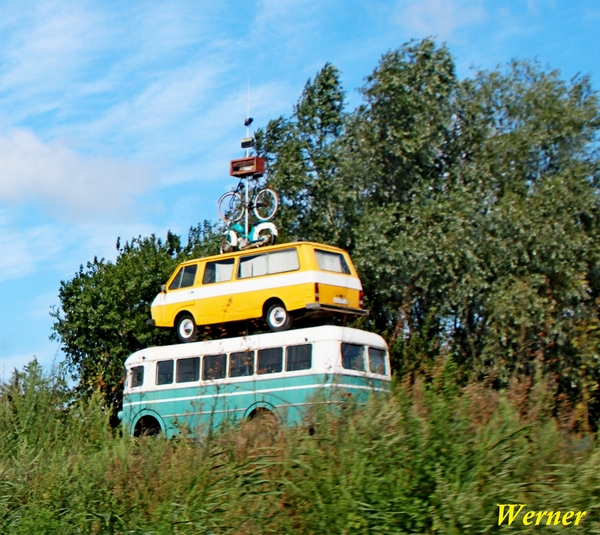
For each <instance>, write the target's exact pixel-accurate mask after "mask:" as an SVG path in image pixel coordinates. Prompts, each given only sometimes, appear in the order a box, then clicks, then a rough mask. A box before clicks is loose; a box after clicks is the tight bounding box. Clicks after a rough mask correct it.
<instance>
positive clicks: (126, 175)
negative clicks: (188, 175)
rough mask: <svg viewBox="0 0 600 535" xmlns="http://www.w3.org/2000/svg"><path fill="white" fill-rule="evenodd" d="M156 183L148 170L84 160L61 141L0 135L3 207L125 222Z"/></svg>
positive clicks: (12, 133) (18, 131) (27, 134)
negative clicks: (36, 206)
mask: <svg viewBox="0 0 600 535" xmlns="http://www.w3.org/2000/svg"><path fill="white" fill-rule="evenodd" d="M153 182H154V176H153V173H152V172H151V171H150V169H148V168H144V167H142V166H140V165H134V164H132V163H129V162H124V161H118V160H114V159H108V158H84V157H82V156H80V155H79V154H77V153H75V152H74V151H72V150H70V149H69V148H68V147H66V146H64V145H63V144H61V143H59V142H57V141H51V142H47V143H46V142H43V141H41V140H40V139H39V138H37V137H36V136H35V135H34V134H32V133H31V132H29V131H27V130H23V129H14V130H11V131H10V132H8V133H6V134H4V135H0V203H29V202H34V203H36V204H39V205H40V206H42V207H43V208H44V210H46V211H47V212H48V213H50V214H52V215H54V216H56V217H59V218H64V217H67V218H74V219H77V220H79V221H86V220H89V219H95V218H106V217H107V216H109V217H115V216H116V217H125V218H127V216H128V214H127V211H128V210H131V208H132V205H133V200H134V198H135V196H136V195H138V194H139V193H141V192H142V191H144V190H145V189H146V188H148V187H149V186H151V185H152V183H153Z"/></svg>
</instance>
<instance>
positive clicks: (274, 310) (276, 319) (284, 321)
mask: <svg viewBox="0 0 600 535" xmlns="http://www.w3.org/2000/svg"><path fill="white" fill-rule="evenodd" d="M265 320H266V321H267V325H268V326H269V329H271V330H272V331H273V332H280V331H287V330H288V329H289V328H290V327H291V326H292V316H291V315H290V313H289V312H288V311H287V310H286V308H285V305H284V304H283V303H281V302H277V303H273V304H272V305H271V306H270V307H269V308H268V310H267V313H266V315H265Z"/></svg>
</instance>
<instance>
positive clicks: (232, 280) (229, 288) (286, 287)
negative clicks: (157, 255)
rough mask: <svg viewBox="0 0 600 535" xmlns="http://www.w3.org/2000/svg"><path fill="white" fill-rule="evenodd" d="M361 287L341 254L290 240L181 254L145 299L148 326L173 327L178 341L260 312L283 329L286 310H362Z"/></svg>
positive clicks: (288, 317)
mask: <svg viewBox="0 0 600 535" xmlns="http://www.w3.org/2000/svg"><path fill="white" fill-rule="evenodd" d="M362 307H363V292H362V285H361V282H360V279H359V278H358V275H357V274H356V269H355V268H354V266H353V265H352V261H351V260H350V256H349V255H348V253H347V252H346V251H344V250H342V249H338V248H337V247H331V246H329V245H323V244H320V243H312V242H295V243H286V244H281V245H273V246H270V247H262V248H260V249H254V250H251V251H248V250H246V251H236V252H233V253H229V254H221V255H216V256H209V257H207V258H201V259H196V260H188V261H186V262H183V263H182V264H180V265H179V266H178V267H177V269H176V270H175V272H174V273H173V275H171V278H170V279H169V280H168V281H167V283H166V284H165V285H163V286H162V288H161V292H160V293H159V294H158V295H157V296H156V298H155V299H154V302H153V303H152V319H151V320H149V321H148V323H149V324H150V325H153V326H156V327H174V328H175V329H176V332H177V336H178V337H179V339H180V340H181V341H182V342H192V341H194V340H196V339H197V337H198V330H197V326H199V325H214V324H221V323H225V322H231V321H240V320H247V319H254V318H264V319H265V320H266V322H267V325H268V326H269V328H270V329H271V330H273V331H284V330H286V329H288V328H289V327H290V325H291V323H292V316H301V315H305V314H308V313H317V314H320V313H341V314H354V315H366V314H367V313H368V311H366V310H364V309H363V308H362Z"/></svg>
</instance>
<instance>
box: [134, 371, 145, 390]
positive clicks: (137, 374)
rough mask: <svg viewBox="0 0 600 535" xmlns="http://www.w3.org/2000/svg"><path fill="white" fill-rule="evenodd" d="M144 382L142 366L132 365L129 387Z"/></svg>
mask: <svg viewBox="0 0 600 535" xmlns="http://www.w3.org/2000/svg"><path fill="white" fill-rule="evenodd" d="M143 384H144V367H143V366H134V367H133V368H131V387H132V388H135V387H136V386H142V385H143Z"/></svg>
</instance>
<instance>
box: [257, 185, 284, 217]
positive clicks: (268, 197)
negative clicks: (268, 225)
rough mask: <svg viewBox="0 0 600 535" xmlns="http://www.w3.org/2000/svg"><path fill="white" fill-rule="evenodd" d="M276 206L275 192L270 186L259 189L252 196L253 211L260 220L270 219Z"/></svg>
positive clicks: (275, 210) (277, 202)
mask: <svg viewBox="0 0 600 535" xmlns="http://www.w3.org/2000/svg"><path fill="white" fill-rule="evenodd" d="M278 206H279V200H278V199H277V193H275V192H274V191H273V190H272V189H271V188H265V189H261V190H260V191H259V192H258V193H257V194H256V197H254V213H255V214H256V217H258V219H260V220H261V221H268V220H269V219H272V218H273V216H274V215H275V212H277V208H278Z"/></svg>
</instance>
